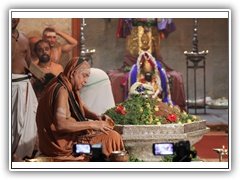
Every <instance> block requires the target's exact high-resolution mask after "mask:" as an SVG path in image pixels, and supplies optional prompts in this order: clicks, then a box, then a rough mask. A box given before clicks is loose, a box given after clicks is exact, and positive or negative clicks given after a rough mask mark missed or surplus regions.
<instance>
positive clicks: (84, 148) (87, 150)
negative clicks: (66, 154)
mask: <svg viewBox="0 0 240 180" xmlns="http://www.w3.org/2000/svg"><path fill="white" fill-rule="evenodd" d="M73 154H74V155H75V156H80V155H81V154H88V155H89V154H91V145H90V144H74V145H73Z"/></svg>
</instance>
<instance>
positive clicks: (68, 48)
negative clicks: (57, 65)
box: [55, 30, 78, 52]
mask: <svg viewBox="0 0 240 180" xmlns="http://www.w3.org/2000/svg"><path fill="white" fill-rule="evenodd" d="M55 32H56V34H57V35H59V36H60V37H62V38H63V39H65V40H66V41H67V42H68V44H64V45H62V46H61V49H62V52H69V51H71V50H72V49H73V48H74V47H76V46H77V44H78V42H77V40H76V39H74V38H73V37H72V36H70V35H68V34H67V33H64V32H62V31H56V30H55Z"/></svg>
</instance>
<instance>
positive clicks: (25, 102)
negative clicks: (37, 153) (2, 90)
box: [11, 74, 38, 158]
mask: <svg viewBox="0 0 240 180" xmlns="http://www.w3.org/2000/svg"><path fill="white" fill-rule="evenodd" d="M26 76H27V75H23V74H12V79H18V78H24V77H26ZM37 106H38V102H37V98H36V95H35V93H34V91H33V88H32V85H31V83H30V80H29V79H25V80H22V81H19V82H12V120H11V121H12V129H11V131H12V133H11V134H12V154H13V153H15V155H17V157H19V158H24V157H25V156H29V157H31V155H32V152H33V150H34V146H35V144H36V138H37V126H36V111H37Z"/></svg>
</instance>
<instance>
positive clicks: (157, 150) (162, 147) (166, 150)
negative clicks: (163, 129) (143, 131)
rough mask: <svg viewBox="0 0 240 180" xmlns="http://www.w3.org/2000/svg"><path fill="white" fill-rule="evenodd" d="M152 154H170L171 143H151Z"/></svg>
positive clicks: (171, 152) (171, 151)
mask: <svg viewBox="0 0 240 180" xmlns="http://www.w3.org/2000/svg"><path fill="white" fill-rule="evenodd" d="M153 154H154V155H163V156H164V155H172V154H173V143H155V144H153Z"/></svg>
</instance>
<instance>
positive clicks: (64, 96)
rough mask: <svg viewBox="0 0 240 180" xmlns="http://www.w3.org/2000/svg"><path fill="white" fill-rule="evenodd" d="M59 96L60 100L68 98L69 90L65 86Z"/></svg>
mask: <svg viewBox="0 0 240 180" xmlns="http://www.w3.org/2000/svg"><path fill="white" fill-rule="evenodd" d="M57 96H58V97H59V98H68V91H67V89H66V88H65V87H64V86H62V87H60V89H59V91H58V94H57Z"/></svg>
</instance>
